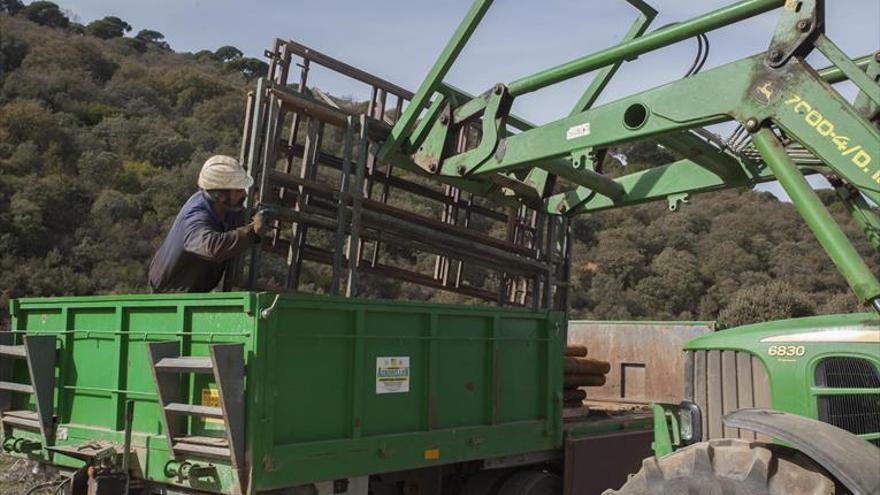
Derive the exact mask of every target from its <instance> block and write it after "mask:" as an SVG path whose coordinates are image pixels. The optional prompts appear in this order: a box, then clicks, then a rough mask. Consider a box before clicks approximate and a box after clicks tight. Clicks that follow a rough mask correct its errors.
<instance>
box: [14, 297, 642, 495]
mask: <svg viewBox="0 0 880 495" xmlns="http://www.w3.org/2000/svg"><path fill="white" fill-rule="evenodd" d="M11 309H12V328H13V331H12V332H4V333H3V334H2V337H3V338H4V339H5V341H4V342H3V345H2V347H0V363H2V364H4V365H6V366H5V367H4V368H3V372H5V375H4V376H0V380H2V382H3V384H4V386H5V388H6V389H7V391H6V392H4V394H5V395H4V396H3V397H2V399H3V400H4V409H3V411H2V413H0V417H2V421H3V447H4V450H5V451H6V452H7V453H11V454H13V455H17V456H22V457H27V458H29V459H34V460H39V461H43V462H48V463H52V464H55V465H59V466H66V467H69V468H73V469H78V468H82V467H84V466H86V465H89V466H92V467H93V469H94V468H95V467H97V468H98V469H99V471H100V469H102V468H103V469H105V470H106V471H107V472H120V470H121V469H122V464H121V463H122V462H123V459H126V460H129V461H130V472H131V473H132V475H133V477H134V478H135V479H137V480H138V482H139V483H143V482H147V483H156V484H160V485H165V486H166V487H167V486H176V487H181V488H189V489H194V490H198V491H206V492H214V493H229V494H237V493H260V492H265V491H269V490H273V489H280V488H286V487H287V488H289V487H294V486H299V485H306V484H310V483H314V482H333V481H334V480H346V482H347V483H353V484H355V483H358V480H359V479H363V480H366V478H365V477H366V476H367V475H370V474H377V473H394V472H402V471H412V470H420V469H421V470H422V471H426V470H427V471H431V469H430V468H437V467H438V466H445V467H446V468H445V469H434V470H433V471H432V472H433V473H434V474H432V476H440V477H450V476H454V475H455V473H456V472H457V471H461V473H462V474H467V470H468V469H469V468H468V464H467V463H468V462H469V461H483V460H487V459H492V460H494V461H492V462H494V463H495V465H496V467H500V466H502V464H504V463H505V462H506V463H508V464H510V465H513V464H515V463H516V459H515V458H516V456H520V455H525V454H530V455H531V457H526V458H524V459H525V460H520V462H521V463H522V462H534V460H535V458H536V457H535V455H540V456H543V459H545V460H546V461H548V462H550V461H557V460H558V459H559V458H561V452H560V449H562V447H563V443H564V441H565V440H566V439H567V438H568V439H569V440H570V439H581V440H583V438H590V437H593V436H595V437H606V436H607V435H608V434H610V433H614V432H615V431H618V432H621V433H623V434H627V433H629V432H628V431H627V430H632V431H633V432H635V433H638V434H639V435H640V436H639V437H638V438H639V439H641V440H640V445H641V446H642V448H640V449H637V451H638V452H639V454H636V455H633V456H632V463H634V464H632V463H631V465H630V466H629V468H632V467H635V466H637V464H638V459H639V458H641V457H642V456H643V455H644V453H645V451H646V448H647V447H648V445H649V443H650V430H649V429H646V428H649V427H650V422H649V421H647V420H641V419H639V418H634V417H625V418H621V419H620V420H618V421H614V420H612V421H610V422H609V421H607V420H606V421H595V420H586V419H584V420H579V421H567V422H565V424H564V422H563V419H562V418H563V414H562V394H561V391H562V375H563V373H562V355H563V348H564V346H565V339H566V326H565V325H566V321H565V318H564V315H563V314H562V313H559V312H555V311H539V312H535V311H530V310H525V309H505V310H498V309H487V308H479V307H467V306H455V305H430V304H418V303H407V302H388V301H377V300H359V299H346V298H331V297H324V296H309V295H280V296H279V295H277V294H271V293H252V292H230V293H214V294H198V295H124V296H106V297H67V298H64V297H62V298H34V299H21V300H16V301H14V302H13V304H12V307H11ZM450 363H454V365H453V366H451V365H450ZM13 384H14V385H15V386H18V387H19V388H18V389H16V388H15V386H13ZM132 409H133V411H132ZM132 412H133V414H132ZM566 432H568V433H566ZM505 459H506V460H505ZM477 468H479V466H477ZM471 469H473V468H471ZM128 471H129V469H126V470H123V471H122V472H128ZM625 472H626V471H623V472H622V473H621V475H624V474H625ZM99 475H100V472H99V473H95V472H92V473H91V476H92V478H93V479H95V478H97V477H100V476H99ZM113 479H114V478H112V477H111V478H109V480H108V479H105V480H104V483H105V485H106V484H107V483H111V482H112V480H113ZM115 480H116V482H118V483H119V484H122V483H125V482H127V480H126V479H125V478H124V477H117V478H116V479H115ZM363 482H364V483H366V481H363ZM427 483H428V484H434V483H436V485H435V486H439V482H438V481H429V482H427ZM335 493H366V492H360V491H357V490H355V489H354V488H353V487H352V489H351V491H348V489H346V490H344V491H341V492H339V491H337V492H335ZM426 493H428V492H426Z"/></svg>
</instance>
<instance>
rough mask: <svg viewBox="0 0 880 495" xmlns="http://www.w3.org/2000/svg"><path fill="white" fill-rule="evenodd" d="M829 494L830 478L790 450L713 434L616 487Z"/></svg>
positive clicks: (610, 494) (617, 494)
mask: <svg viewBox="0 0 880 495" xmlns="http://www.w3.org/2000/svg"><path fill="white" fill-rule="evenodd" d="M685 493H687V494H704V493H705V494H707V495H708V494H716V493H725V494H727V493H730V494H736V495H739V494H749V495H786V494H794V493H798V494H803V495H834V493H835V483H834V481H833V480H832V479H831V478H830V477H828V476H827V475H825V474H824V473H823V472H822V470H821V468H819V467H817V466H816V465H815V463H813V461H812V460H810V459H809V458H808V457H806V456H804V455H803V454H800V453H798V452H797V451H795V450H792V449H788V448H785V447H780V446H776V445H769V444H765V443H761V442H748V441H745V440H735V439H718V440H710V441H708V442H701V443H698V444H694V445H691V446H689V447H685V448H682V449H679V450H677V451H675V452H673V453H672V454H669V455H667V456H665V457H663V458H661V459H657V458H656V457H651V458H648V459H645V460H644V461H643V462H642V469H641V470H640V471H639V472H638V473H636V474H635V475H632V476H631V477H630V479H629V480H628V481H627V482H626V483H625V484H624V485H623V486H622V487H621V488H620V490H617V491H614V490H606V491H605V492H604V493H603V495H637V494H638V495H641V494H652V495H654V494H657V495H660V494H676V495H677V494H685Z"/></svg>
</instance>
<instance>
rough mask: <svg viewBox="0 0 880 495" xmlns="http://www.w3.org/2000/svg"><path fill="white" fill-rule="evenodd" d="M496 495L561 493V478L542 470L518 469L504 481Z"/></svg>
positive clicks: (550, 494)
mask: <svg viewBox="0 0 880 495" xmlns="http://www.w3.org/2000/svg"><path fill="white" fill-rule="evenodd" d="M498 495H562V479H561V478H560V477H559V476H556V475H555V474H551V473H545V472H542V471H520V472H518V473H516V474H514V475H513V476H511V477H510V478H507V480H505V481H504V484H503V485H501V487H500V488H499V489H498Z"/></svg>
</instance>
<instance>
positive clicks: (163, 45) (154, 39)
mask: <svg viewBox="0 0 880 495" xmlns="http://www.w3.org/2000/svg"><path fill="white" fill-rule="evenodd" d="M134 39H136V40H140V41H143V42H144V43H146V44H148V45H152V46H155V47H156V48H158V49H160V50H164V51H168V52H170V51H171V45H169V44H168V42H167V41H165V35H164V34H162V33H160V32H159V31H153V30H152V29H141V30H140V31H138V33H137V34H136V35H134Z"/></svg>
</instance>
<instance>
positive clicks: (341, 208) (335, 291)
mask: <svg viewBox="0 0 880 495" xmlns="http://www.w3.org/2000/svg"><path fill="white" fill-rule="evenodd" d="M353 132H354V121H353V120H352V118H351V117H349V118H348V126H346V128H345V136H344V137H343V140H344V141H343V145H342V146H343V148H344V149H343V155H344V156H343V158H342V174H341V176H340V178H339V198H338V200H337V212H336V231H335V233H334V236H333V244H334V249H333V278H332V279H331V280H330V294H332V295H334V296H338V295H339V283H340V277H342V261H343V258H344V257H345V221H346V212H347V210H348V202H349V192H350V189H349V187H350V186H349V182H350V181H351V144H352V143H351V141H352V133H353Z"/></svg>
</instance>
